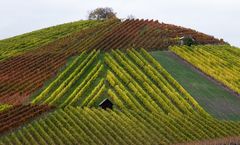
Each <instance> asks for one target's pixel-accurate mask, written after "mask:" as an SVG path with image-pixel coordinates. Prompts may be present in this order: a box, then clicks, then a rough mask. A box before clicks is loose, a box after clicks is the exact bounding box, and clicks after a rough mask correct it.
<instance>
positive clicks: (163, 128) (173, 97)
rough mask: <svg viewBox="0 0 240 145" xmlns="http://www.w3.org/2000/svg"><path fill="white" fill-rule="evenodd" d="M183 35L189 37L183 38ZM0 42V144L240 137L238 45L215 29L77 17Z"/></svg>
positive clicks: (174, 141) (165, 141)
mask: <svg viewBox="0 0 240 145" xmlns="http://www.w3.org/2000/svg"><path fill="white" fill-rule="evenodd" d="M185 36H191V37H192V38H194V40H195V44H196V45H193V46H183V45H181V40H180V38H181V37H185ZM23 43H25V44H26V46H24V45H23ZM0 47H1V48H3V49H1V50H3V51H0V52H1V56H2V60H1V61H0V103H1V105H0V116H1V118H0V134H1V137H0V143H1V144H4V145H5V144H114V145H115V144H121V145H122V144H126V145H128V144H144V145H145V144H149V145H152V144H178V143H187V142H189V143H193V144H194V142H196V141H197V142H201V141H204V143H206V142H207V140H211V141H212V140H214V139H217V140H218V141H221V139H222V138H223V139H222V140H223V141H224V143H225V141H226V139H228V138H230V139H231V138H233V137H234V138H237V136H240V122H239V120H240V110H239V108H240V95H239V87H240V76H239V74H240V73H239V72H240V70H239V66H240V61H239V59H238V57H239V54H240V50H239V49H237V48H235V47H231V46H230V45H227V44H226V43H225V42H224V41H223V40H220V39H217V38H214V37H213V36H209V35H207V34H203V33H201V32H198V31H195V30H192V29H189V28H184V27H180V26H176V25H172V24H165V23H159V22H158V21H153V20H138V19H137V20H124V21H121V20H108V21H79V22H75V23H68V24H63V25H59V26H56V27H50V28H47V29H42V30H38V31H34V32H31V33H27V34H23V35H20V36H16V37H13V38H9V39H5V40H1V41H0ZM106 99H108V100H109V101H110V102H111V103H112V104H113V106H112V108H111V107H109V108H108V109H106V110H105V109H103V108H102V107H101V106H99V104H101V103H102V102H103V101H105V100H106ZM108 105H109V104H108ZM224 139H225V140H224ZM234 143H237V140H235V142H234Z"/></svg>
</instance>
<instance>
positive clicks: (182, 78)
mask: <svg viewBox="0 0 240 145" xmlns="http://www.w3.org/2000/svg"><path fill="white" fill-rule="evenodd" d="M151 54H152V56H153V57H154V58H155V59H157V60H158V61H159V62H160V64H161V65H162V66H163V67H164V68H165V69H166V70H167V71H168V72H169V73H170V74H171V75H172V76H173V77H174V78H175V79H176V80H177V81H178V82H179V83H180V84H181V85H182V86H183V87H184V88H185V89H186V90H187V91H188V92H189V93H190V94H191V95H192V96H193V97H194V98H195V99H196V100H197V101H198V103H199V104H200V105H201V106H202V107H203V108H204V109H205V110H206V111H207V112H209V113H210V114H212V115H213V116H215V117H217V118H219V119H229V120H239V119H240V98H237V97H236V96H235V95H232V94H231V93H229V92H228V91H226V90H224V89H223V88H222V87H220V86H219V85H216V84H215V83H213V82H212V81H210V80H209V79H207V78H206V77H205V76H203V75H201V74H199V73H198V72H197V71H196V70H194V69H193V68H191V67H189V66H188V65H186V64H183V63H182V62H181V60H180V59H178V58H175V57H173V55H171V54H170V53H169V52H167V51H154V52H151Z"/></svg>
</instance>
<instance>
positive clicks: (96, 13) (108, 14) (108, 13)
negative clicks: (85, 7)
mask: <svg viewBox="0 0 240 145" xmlns="http://www.w3.org/2000/svg"><path fill="white" fill-rule="evenodd" d="M116 18H117V16H116V13H115V12H114V11H113V9H112V8H109V7H105V8H96V9H95V10H92V11H90V13H89V15H88V19H89V20H104V19H116Z"/></svg>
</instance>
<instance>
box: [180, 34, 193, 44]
mask: <svg viewBox="0 0 240 145" xmlns="http://www.w3.org/2000/svg"><path fill="white" fill-rule="evenodd" d="M179 40H180V45H188V46H191V45H192V44H195V39H194V38H193V37H192V36H183V37H181V38H179Z"/></svg>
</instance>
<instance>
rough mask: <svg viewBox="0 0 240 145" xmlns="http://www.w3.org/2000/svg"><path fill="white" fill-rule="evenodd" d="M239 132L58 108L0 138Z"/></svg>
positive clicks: (162, 137)
mask: <svg viewBox="0 0 240 145" xmlns="http://www.w3.org/2000/svg"><path fill="white" fill-rule="evenodd" d="M227 134H228V135H239V134H240V124H239V123H230V122H226V121H218V120H214V119H206V118H203V117H200V116H195V115H192V116H188V115H182V116H171V115H170V116H169V115H166V114H163V113H160V112H159V113H147V112H133V111H131V110H122V111H118V110H114V111H112V110H109V111H106V110H102V109H88V108H85V109H80V108H74V107H66V108H64V109H58V110H57V111H54V112H52V113H50V114H48V115H46V116H44V117H42V118H39V119H37V120H35V121H33V122H31V123H29V124H28V125H26V126H24V127H22V128H20V129H18V130H16V131H14V132H12V133H10V134H8V135H5V136H2V137H0V143H2V144H14V145H20V144H31V145H33V144H41V145H45V144H57V145H60V144H84V145H87V144H96V145H106V144H109V145H110V144H114V145H116V144H119V145H129V144H138V145H141V144H142V145H146V144H149V145H154V144H172V143H177V142H186V141H192V140H202V139H210V138H216V137H223V136H226V135H227Z"/></svg>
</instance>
